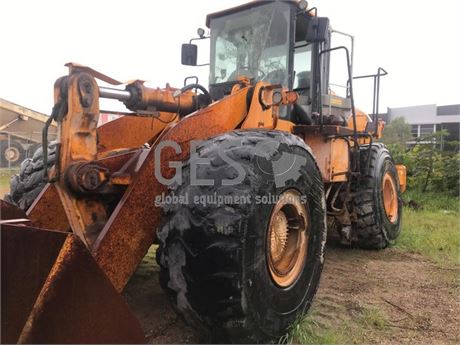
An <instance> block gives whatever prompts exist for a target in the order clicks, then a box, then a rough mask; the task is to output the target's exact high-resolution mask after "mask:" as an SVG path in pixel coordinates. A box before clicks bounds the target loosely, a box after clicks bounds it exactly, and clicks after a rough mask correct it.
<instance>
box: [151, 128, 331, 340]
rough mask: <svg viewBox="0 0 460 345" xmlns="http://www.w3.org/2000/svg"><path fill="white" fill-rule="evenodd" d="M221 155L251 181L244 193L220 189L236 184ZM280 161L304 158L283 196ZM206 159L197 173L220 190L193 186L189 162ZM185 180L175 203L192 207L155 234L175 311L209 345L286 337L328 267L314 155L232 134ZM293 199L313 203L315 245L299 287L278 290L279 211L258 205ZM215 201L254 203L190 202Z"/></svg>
mask: <svg viewBox="0 0 460 345" xmlns="http://www.w3.org/2000/svg"><path fill="white" fill-rule="evenodd" d="M265 143H266V144H267V145H265ZM258 144H259V145H260V144H262V145H263V147H264V151H263V153H261V152H257V150H256V146H258ZM223 145H225V150H226V154H227V156H228V157H229V158H230V159H231V160H233V161H236V162H237V163H239V164H240V165H241V167H243V169H244V173H245V174H244V176H245V177H244V180H243V181H242V182H241V183H239V184H237V185H233V186H228V185H223V183H222V180H223V179H230V180H231V179H235V178H237V176H238V172H237V171H236V169H235V168H234V167H233V166H232V165H231V164H229V163H228V162H226V161H224V160H223V159H222V158H220V157H219V154H218V152H219V147H222V146H223ZM259 147H260V146H259ZM283 153H288V154H290V155H295V156H296V157H300V159H301V161H302V160H303V164H302V165H301V166H299V167H298V174H296V175H294V176H293V177H292V178H290V179H289V180H287V181H283V182H284V183H283V186H280V184H279V183H277V181H276V177H275V176H274V174H273V172H274V171H273V164H272V163H273V162H275V161H277V160H278V159H280V158H281V156H282V154H283ZM199 158H207V159H209V160H210V165H205V164H201V165H198V167H197V177H198V178H199V179H211V180H213V181H214V185H212V186H196V185H191V184H190V183H189V182H190V174H191V168H190V162H191V161H194V160H196V159H199ZM182 176H183V181H182V182H183V183H182V185H180V186H176V187H175V188H173V191H172V193H173V195H175V196H178V197H179V196H182V197H184V198H185V197H187V198H188V200H187V201H188V204H187V203H174V204H171V205H166V206H165V210H166V215H165V219H166V222H165V223H164V225H163V226H162V228H161V229H160V231H159V232H158V238H159V240H160V248H159V251H158V253H157V261H158V264H159V265H160V268H161V272H160V284H161V285H162V287H163V288H164V289H165V290H166V292H167V294H168V296H169V297H170V299H171V301H172V304H173V307H174V308H175V309H176V311H178V312H179V313H180V314H181V315H182V316H183V317H184V318H185V320H186V321H187V322H188V323H191V324H194V325H195V326H198V327H201V328H202V329H206V330H208V331H209V333H208V334H210V335H211V337H212V338H211V340H212V341H219V342H245V343H252V342H262V341H268V340H273V339H275V338H277V337H280V336H282V335H284V334H285V333H286V331H287V329H288V327H289V326H290V325H291V323H292V322H294V321H295V319H296V318H297V317H298V316H299V315H300V314H302V313H304V312H306V310H308V308H309V306H310V304H311V302H312V299H313V296H314V294H315V292H316V289H317V286H318V282H319V278H320V274H321V270H322V265H323V251H324V245H325V239H326V225H325V224H326V223H325V212H326V211H325V203H324V190H323V188H324V187H323V183H322V180H321V175H320V172H319V170H318V167H317V166H316V163H315V160H314V158H313V156H312V154H311V153H310V151H309V149H308V147H307V146H306V145H305V143H304V142H303V141H302V140H300V139H299V138H297V137H295V136H293V135H290V134H287V133H283V132H276V131H270V132H267V131H262V130H260V131H258V130H251V131H234V132H231V133H227V134H224V135H220V136H218V137H215V138H212V139H209V140H208V141H206V142H204V143H203V144H202V145H200V146H199V147H198V150H197V154H196V155H192V156H191V157H190V160H189V161H188V163H186V164H185V166H184V169H183V172H182ZM278 182H279V181H278ZM287 189H289V190H290V189H292V190H296V191H298V192H299V194H301V195H304V196H305V197H306V200H307V203H306V210H307V217H308V218H309V219H308V228H307V233H308V235H309V236H308V242H307V243H308V245H307V249H308V250H307V254H306V256H307V257H306V260H305V263H304V266H303V268H302V269H301V271H300V273H299V275H298V276H297V279H296V280H295V281H294V282H293V283H292V284H291V285H290V286H288V287H285V288H283V287H280V286H279V285H277V284H276V283H275V281H274V280H273V278H272V276H271V275H270V272H269V268H268V265H267V261H268V258H267V246H268V245H267V229H268V225H269V220H270V216H271V213H272V210H273V208H274V204H273V203H271V204H264V203H257V202H255V198H256V197H258V196H259V197H262V196H267V195H269V194H271V195H276V196H279V195H280V194H282V193H283V192H284V191H285V190H287ZM213 195H223V196H232V198H233V200H237V198H240V200H243V199H244V198H245V197H247V196H251V202H249V203H236V202H233V203H227V204H218V203H212V202H209V203H207V204H206V205H204V203H203V204H200V203H195V202H193V200H195V199H194V198H198V199H197V200H200V199H199V198H202V199H201V200H204V198H206V197H212V196H213ZM246 200H247V199H246Z"/></svg>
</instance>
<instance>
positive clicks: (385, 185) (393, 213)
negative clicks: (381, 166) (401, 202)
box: [382, 171, 398, 223]
mask: <svg viewBox="0 0 460 345" xmlns="http://www.w3.org/2000/svg"><path fill="white" fill-rule="evenodd" d="M382 191H383V204H384V207H385V213H386V215H387V217H388V220H389V221H390V222H392V223H396V222H397V220H398V191H397V189H396V183H395V181H394V178H393V177H392V176H391V174H390V173H389V172H388V171H387V172H386V173H385V175H384V176H383V181H382Z"/></svg>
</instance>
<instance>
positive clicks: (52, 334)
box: [0, 201, 145, 343]
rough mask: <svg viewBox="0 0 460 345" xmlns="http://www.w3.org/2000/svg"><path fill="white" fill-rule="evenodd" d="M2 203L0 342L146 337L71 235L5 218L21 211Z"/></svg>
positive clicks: (141, 339) (127, 340)
mask: <svg viewBox="0 0 460 345" xmlns="http://www.w3.org/2000/svg"><path fill="white" fill-rule="evenodd" d="M1 206H2V207H1V211H2V213H1V215H2V220H1V223H0V224H1V229H0V232H1V260H2V261H1V342H2V343H142V342H145V338H144V334H143V331H142V328H141V326H140V324H139V322H138V320H137V319H136V317H135V316H134V315H133V314H132V312H131V311H130V309H129V307H128V305H127V303H126V302H125V301H124V299H123V298H122V296H121V295H120V294H119V293H118V292H117V291H116V290H115V288H114V287H113V285H112V284H111V282H110V281H109V279H108V278H107V277H106V275H105V274H104V273H103V271H102V270H101V269H100V267H99V266H98V265H97V263H96V262H95V260H94V259H93V257H92V255H91V254H90V252H89V251H88V249H87V248H86V247H85V245H84V244H83V243H82V242H81V240H80V239H79V238H78V237H77V236H76V235H74V234H72V233H69V232H57V231H50V230H43V229H39V228H35V227H32V226H29V225H28V223H27V222H25V221H24V222H22V223H19V222H18V221H16V220H15V219H8V218H12V215H16V216H18V215H19V216H21V215H22V214H21V212H20V211H16V212H15V211H14V209H12V207H11V205H8V204H7V203H5V202H3V201H2V202H1ZM5 218H6V219H5ZM21 218H22V217H21Z"/></svg>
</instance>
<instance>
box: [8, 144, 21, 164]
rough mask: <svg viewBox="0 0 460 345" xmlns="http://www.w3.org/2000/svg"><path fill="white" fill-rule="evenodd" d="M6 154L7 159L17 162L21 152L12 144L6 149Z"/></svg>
mask: <svg viewBox="0 0 460 345" xmlns="http://www.w3.org/2000/svg"><path fill="white" fill-rule="evenodd" d="M4 155H5V158H6V160H7V161H9V162H16V161H17V160H18V159H19V156H20V153H19V150H18V149H17V148H16V147H12V146H10V147H8V148H7V149H6V150H5V153H4Z"/></svg>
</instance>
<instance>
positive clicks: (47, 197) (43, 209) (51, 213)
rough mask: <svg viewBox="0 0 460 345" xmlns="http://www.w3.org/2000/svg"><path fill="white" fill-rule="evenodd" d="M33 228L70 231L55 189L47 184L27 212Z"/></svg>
mask: <svg viewBox="0 0 460 345" xmlns="http://www.w3.org/2000/svg"><path fill="white" fill-rule="evenodd" d="M27 216H28V218H29V219H30V220H31V222H32V224H33V226H34V227H37V228H42V229H49V230H55V231H64V232H66V231H70V227H69V221H68V219H67V215H66V213H65V211H64V207H63V206H62V203H61V199H60V198H59V195H58V193H57V191H56V187H55V186H54V185H52V184H47V185H46V186H45V188H43V190H42V191H41V192H40V194H39V195H38V197H37V198H36V199H35V201H34V203H33V204H32V205H31V206H30V207H29V209H28V210H27Z"/></svg>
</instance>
